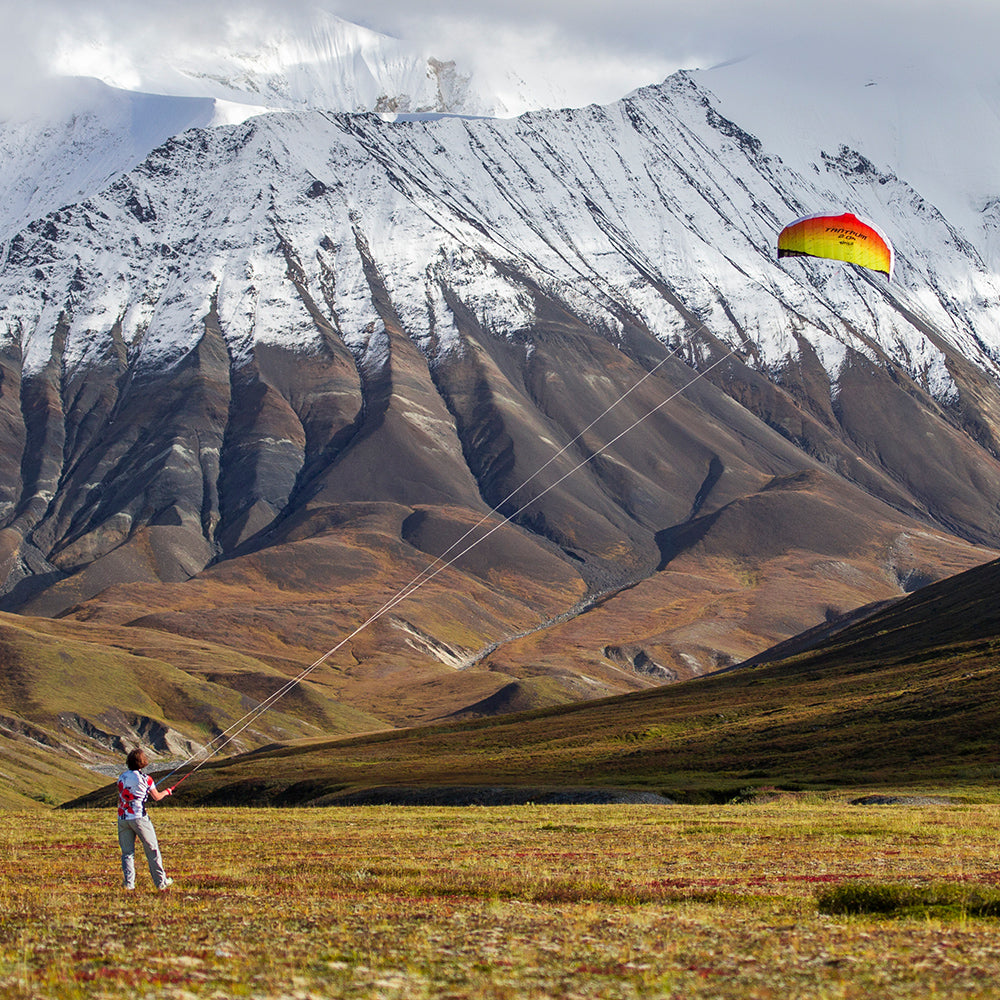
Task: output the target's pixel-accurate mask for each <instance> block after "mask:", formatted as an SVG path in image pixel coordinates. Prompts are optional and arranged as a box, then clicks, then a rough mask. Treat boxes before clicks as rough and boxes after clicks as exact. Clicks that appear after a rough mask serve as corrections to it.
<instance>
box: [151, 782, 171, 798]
mask: <svg viewBox="0 0 1000 1000" xmlns="http://www.w3.org/2000/svg"><path fill="white" fill-rule="evenodd" d="M173 794H174V787H173V785H171V786H170V787H169V788H165V789H164V790H163V791H162V792H161V791H160V790H159V789H158V788H157V787H156V784H155V782H150V785H149V797H150V798H151V799H152V800H153V801H154V802H159V801H160V799H165V798H166V797H167V796H168V795H173Z"/></svg>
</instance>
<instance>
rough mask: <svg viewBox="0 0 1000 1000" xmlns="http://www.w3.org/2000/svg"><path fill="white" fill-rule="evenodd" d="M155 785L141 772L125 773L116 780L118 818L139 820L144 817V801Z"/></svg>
mask: <svg viewBox="0 0 1000 1000" xmlns="http://www.w3.org/2000/svg"><path fill="white" fill-rule="evenodd" d="M151 788H156V784H155V783H154V781H153V779H152V778H151V777H149V775H148V774H143V773H142V771H125V772H124V773H123V774H122V775H121V777H120V778H119V779H118V818H119V819H141V818H142V817H143V816H145V815H146V799H147V798H148V796H149V790H150V789H151Z"/></svg>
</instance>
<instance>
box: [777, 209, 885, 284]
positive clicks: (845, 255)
mask: <svg viewBox="0 0 1000 1000" xmlns="http://www.w3.org/2000/svg"><path fill="white" fill-rule="evenodd" d="M778 257H829V258H830V259H831V260H843V261H846V262H847V263H848V264H858V265H859V266H861V267H867V268H870V269H871V270H872V271H879V272H881V273H882V274H884V275H885V276H886V277H887V278H889V279H890V280H891V279H892V267H893V257H894V252H893V249H892V244H891V243H890V242H889V241H888V240H887V239H886V238H885V236H884V235H883V234H882V233H881V232H880V231H879V229H878V227H877V226H876V225H875V223H874V222H871V221H870V220H868V219H863V218H860V217H859V216H857V215H851V213H850V212H847V213H845V214H844V215H807V216H805V217H804V218H802V219H796V221H795V222H792V223H791V224H789V225H787V226H785V228H784V229H782V230H781V233H780V235H779V236H778Z"/></svg>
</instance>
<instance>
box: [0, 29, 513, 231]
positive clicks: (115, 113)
mask: <svg viewBox="0 0 1000 1000" xmlns="http://www.w3.org/2000/svg"><path fill="white" fill-rule="evenodd" d="M210 37H211V38H212V39H213V40H212V41H208V42H205V43H204V44H201V45H197V44H195V45H193V46H192V44H191V43H190V41H188V43H187V44H186V45H185V46H184V47H183V48H177V49H176V50H175V49H174V48H171V47H169V46H168V47H166V48H164V49H160V50H157V51H154V52H149V51H147V50H145V49H138V48H135V49H133V48H130V47H129V44H130V43H128V42H127V41H126V40H125V39H124V36H123V37H119V36H116V35H113V34H109V35H106V36H100V35H95V36H94V37H91V38H86V37H80V36H79V35H78V34H77V33H73V34H72V35H68V36H67V37H66V39H64V40H63V41H62V42H60V43H58V44H57V45H56V50H55V53H54V55H53V62H52V67H51V68H52V72H53V76H52V77H51V78H50V79H48V80H46V81H45V83H44V84H43V85H41V86H40V87H38V88H36V90H35V92H34V93H33V95H32V98H31V101H30V102H28V104H27V105H26V107H25V109H24V112H23V113H22V114H18V115H16V116H12V117H10V118H9V119H7V120H5V121H0V238H6V237H8V236H10V235H12V234H13V233H14V232H16V231H17V230H18V229H20V228H21V227H23V226H25V225H26V224H27V223H28V222H30V221H31V220H32V219H37V218H41V217H42V216H44V215H47V214H48V213H49V212H52V211H55V210H57V209H59V208H62V207H63V206H66V205H72V204H74V203H76V202H78V201H82V200H84V199H85V198H87V197H89V196H90V195H91V194H94V193H96V192H98V191H100V190H101V189H102V188H104V187H105V186H107V185H108V184H109V183H111V182H112V181H113V180H114V179H115V178H116V177H118V176H119V175H121V174H123V173H126V172H127V171H129V170H131V169H132V168H133V167H135V166H136V165H137V164H138V163H139V162H140V161H141V160H142V159H143V158H144V157H145V156H146V155H147V154H148V153H149V152H150V151H151V150H153V149H155V148H156V147H157V146H159V145H160V143H162V142H164V141H165V140H166V139H168V138H170V137H171V136H174V135H179V134H180V133H182V132H184V131H186V130H187V129H189V128H204V127H210V126H215V125H221V124H235V123H238V122H241V121H244V120H245V119H246V118H249V117H251V116H253V115H256V114H260V113H262V112H264V111H268V110H272V111H273V110H284V109H303V108H315V109H321V110H330V111H359V112H360V111H379V112H385V113H387V114H399V113H455V114H468V115H488V114H503V113H505V112H506V108H505V107H504V105H503V103H502V102H501V101H500V100H499V99H498V98H490V97H489V96H486V95H483V94H480V93H479V92H477V90H476V88H475V86H474V84H473V82H472V80H471V79H470V77H469V75H468V74H465V73H463V72H462V71H461V70H460V69H458V68H457V67H456V66H455V64H454V62H450V61H441V60H438V59H435V58H432V57H430V56H428V55H426V54H425V53H422V52H420V51H418V50H416V49H415V48H413V47H411V46H408V45H407V44H406V43H404V42H401V41H398V40H396V39H392V38H388V37H386V36H384V35H379V34H377V33H375V32H371V31H368V30H366V29H364V28H361V27H359V26H358V25H354V24H350V23H349V22H347V21H344V20H342V19H341V18H337V17H335V16H333V15H331V14H328V13H326V12H324V11H322V10H317V11H316V12H315V13H314V16H313V17H312V19H311V20H310V21H309V22H308V23H307V24H306V25H305V26H303V25H301V24H295V25H293V26H289V25H286V26H285V27H283V28H280V29H270V30H268V27H267V26H266V25H261V24H259V23H257V22H254V21H250V22H248V26H247V27H246V28H245V30H244V31H243V32H241V33H237V34H236V35H235V36H234V37H230V36H228V35H227V36H226V37H225V38H224V39H223V40H222V41H218V40H216V39H215V36H214V35H212V36H210Z"/></svg>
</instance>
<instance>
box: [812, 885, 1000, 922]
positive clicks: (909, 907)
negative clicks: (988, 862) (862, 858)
mask: <svg viewBox="0 0 1000 1000" xmlns="http://www.w3.org/2000/svg"><path fill="white" fill-rule="evenodd" d="M816 905H817V909H818V910H819V912H820V913H829V914H876V915H882V916H892V917H900V916H937V917H996V916H1000V889H997V888H995V887H993V886H988V885H981V884H970V883H964V882H936V883H933V884H928V885H912V884H907V883H903V882H842V883H840V884H838V885H834V886H831V887H830V888H828V889H824V890H823V891H822V892H820V893H819V894H818V895H817V897H816Z"/></svg>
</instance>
